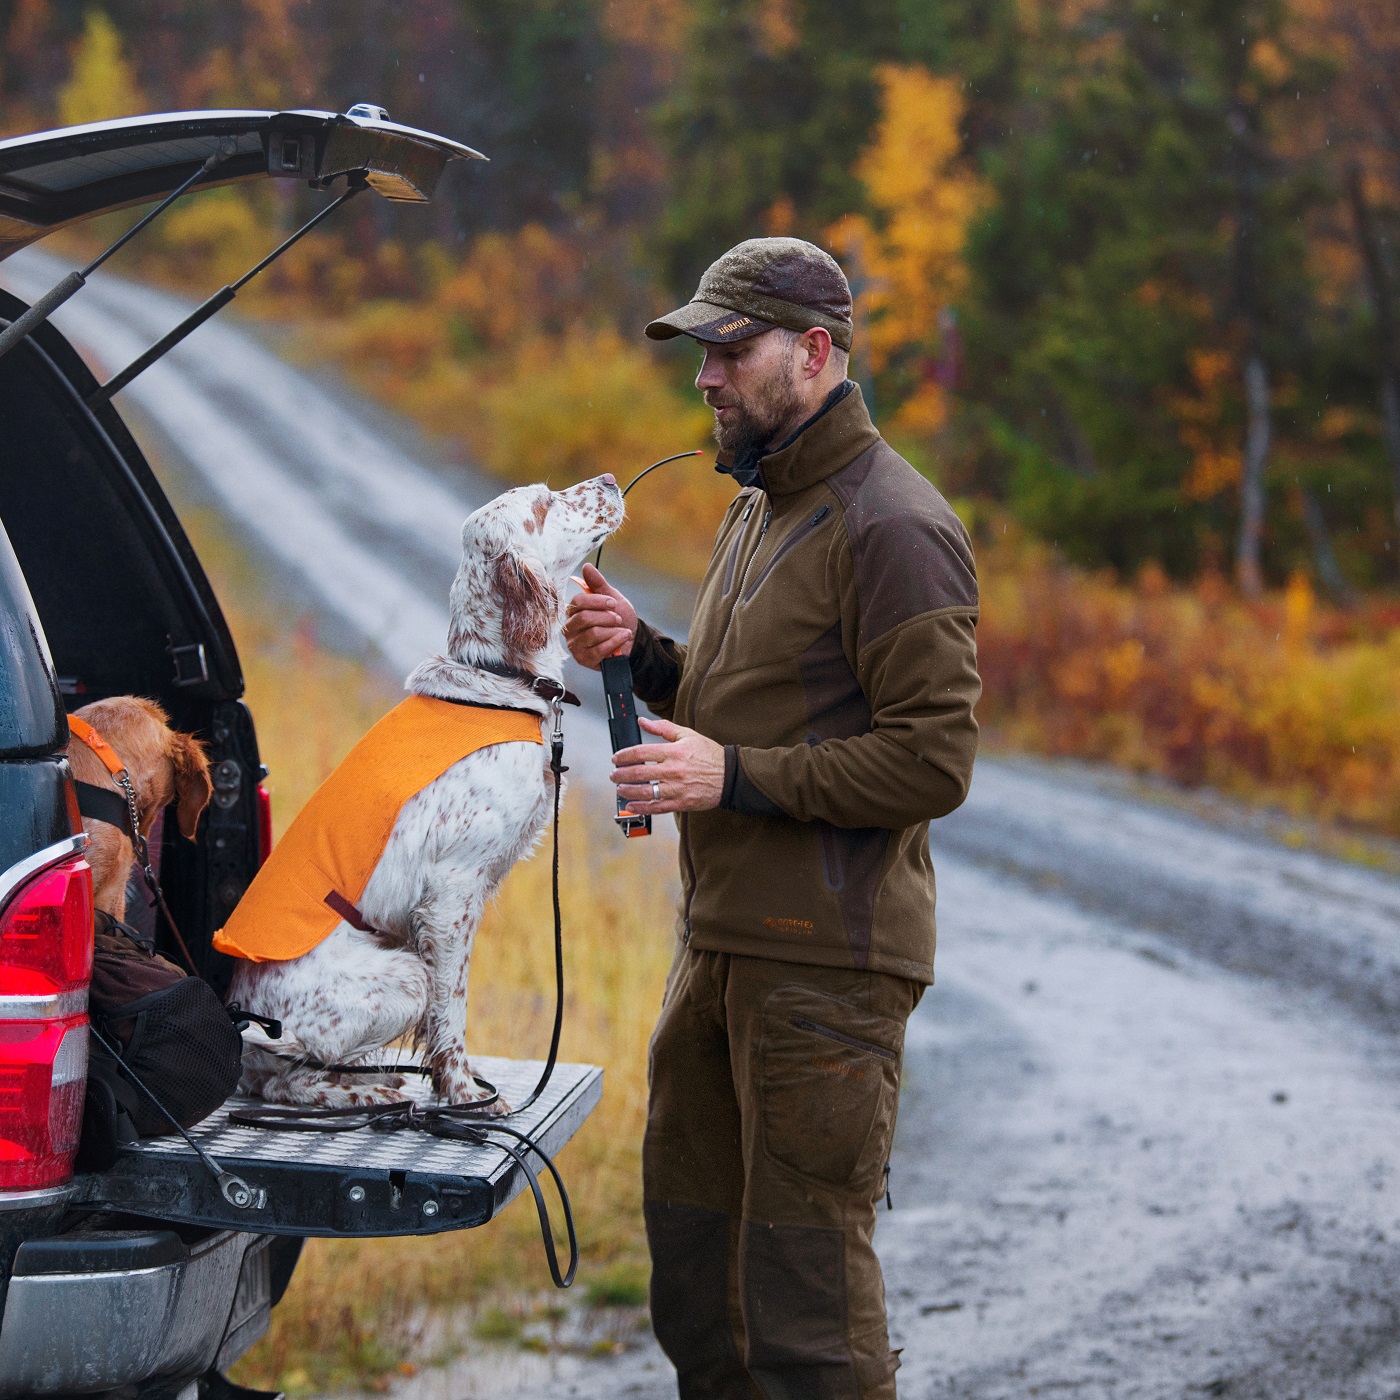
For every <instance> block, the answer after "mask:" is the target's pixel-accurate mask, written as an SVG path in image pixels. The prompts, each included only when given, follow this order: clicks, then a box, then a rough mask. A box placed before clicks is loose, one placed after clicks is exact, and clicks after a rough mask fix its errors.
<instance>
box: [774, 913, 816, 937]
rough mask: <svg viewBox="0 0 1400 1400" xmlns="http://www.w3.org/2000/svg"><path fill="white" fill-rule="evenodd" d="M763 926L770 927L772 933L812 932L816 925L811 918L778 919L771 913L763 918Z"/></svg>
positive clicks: (814, 930)
mask: <svg viewBox="0 0 1400 1400" xmlns="http://www.w3.org/2000/svg"><path fill="white" fill-rule="evenodd" d="M763 927H764V928H766V929H771V930H772V931H773V932H774V933H805V934H812V933H815V932H816V931H817V926H816V924H814V923H813V922H812V921H811V919H780V918H778V917H777V916H776V915H773V914H770V915H769V916H768V917H767V918H766V919H764V921H763Z"/></svg>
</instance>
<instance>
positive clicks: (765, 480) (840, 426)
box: [720, 380, 880, 496]
mask: <svg viewBox="0 0 1400 1400" xmlns="http://www.w3.org/2000/svg"><path fill="white" fill-rule="evenodd" d="M846 385H849V388H847V387H846ZM846 385H843V386H842V388H843V389H845V390H846V392H845V393H844V394H843V395H842V396H841V397H840V398H839V399H836V401H835V402H834V403H829V404H825V405H823V406H822V408H821V409H819V410H818V412H817V413H815V414H814V415H813V416H812V417H811V418H809V419H808V420H807V422H806V423H804V424H803V425H802V426H801V427H800V428H799V429H798V430H797V432H796V433H794V434H793V436H792V437H790V438H788V440H787V441H786V442H784V443H783V444H782V445H781V446H780V447H779V448H777V450H776V451H773V452H769V453H767V454H766V455H765V456H763V457H761V458H760V459H759V462H758V476H759V480H758V485H759V486H761V487H762V488H763V489H764V490H765V491H766V492H767V493H768V494H769V495H770V496H791V495H795V494H796V493H797V492H799V491H805V490H806V489H807V488H808V487H809V486H815V485H816V483H817V482H819V481H824V480H826V478H827V477H829V476H831V475H832V474H833V473H835V472H839V471H840V470H841V468H842V467H845V466H849V465H850V463H852V462H854V461H855V459H856V458H857V457H859V456H860V454H861V453H862V452H864V451H866V450H867V449H868V448H870V447H873V446H874V444H875V443H877V442H878V441H879V440H880V434H879V433H878V432H877V431H876V430H875V425H874V423H872V422H871V421H870V413H869V411H868V410H867V409H866V407H865V400H864V399H863V398H862V397H861V392H860V386H859V385H858V384H854V383H852V382H851V381H850V380H847V381H846ZM833 398H835V395H834V394H833ZM720 470H725V468H724V467H721V468H720Z"/></svg>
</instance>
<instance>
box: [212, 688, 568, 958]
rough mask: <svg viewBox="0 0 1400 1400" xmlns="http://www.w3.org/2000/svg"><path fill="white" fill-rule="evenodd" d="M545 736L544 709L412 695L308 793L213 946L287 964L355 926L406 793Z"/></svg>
mask: <svg viewBox="0 0 1400 1400" xmlns="http://www.w3.org/2000/svg"><path fill="white" fill-rule="evenodd" d="M543 742H544V741H543V739H542V737H541V735H540V717H539V716H538V715H531V714H524V713H522V712H521V711H519V710H490V709H484V708H481V707H479V706H474V705H454V704H452V703H451V702H450V701H448V700H433V699H429V698H428V697H427V696H425V695H410V696H409V697H408V699H407V700H405V701H403V703H402V704H399V705H396V706H395V707H394V708H393V709H392V710H390V711H389V713H388V714H387V715H385V716H384V718H383V719H381V720H380V721H379V723H378V724H376V725H375V726H374V728H373V729H371V730H370V731H369V733H368V734H366V735H365V736H364V738H363V739H361V740H360V742H359V743H358V744H356V745H355V747H354V748H353V749H351V750H350V752H349V754H347V755H346V758H345V761H344V762H343V763H341V764H340V765H339V767H337V768H336V770H335V771H334V772H333V773H332V774H331V775H330V777H329V778H327V779H326V781H325V782H324V783H322V784H321V786H320V787H318V788H317V789H316V791H315V792H314V793H313V794H312V795H311V800H310V801H309V802H308V803H307V804H306V806H305V807H303V808H302V809H301V811H300V812H299V813H298V814H297V817H296V820H295V821H293V822H292V824H291V826H290V827H289V828H288V830H287V833H286V835H285V836H283V837H282V839H281V840H280V841H279V842H278V843H277V845H276V846H275V847H274V848H273V851H272V854H271V855H270V856H269V857H268V860H267V864H266V865H264V866H263V868H262V869H261V870H260V871H259V872H258V874H257V876H256V877H255V878H254V880H253V883H252V884H251V885H249V886H248V890H247V893H246V894H245V895H244V896H243V898H242V899H241V900H239V902H238V907H237V908H236V909H235V910H234V911H233V913H232V915H230V917H229V921H228V923H226V924H225V925H224V927H223V928H221V929H220V930H219V931H218V932H217V933H216V934H215V935H214V947H215V948H217V949H218V950H219V952H221V953H228V954H230V955H231V956H232V957H235V958H247V959H249V960H250V961H252V962H286V961H287V960H288V959H290V958H299V957H300V956H301V955H302V954H303V953H306V952H309V951H310V950H311V949H312V948H314V947H315V946H316V945H317V944H318V943H320V942H321V941H322V940H323V939H325V938H326V937H328V936H329V934H330V932H331V930H332V929H334V928H335V926H336V925H337V924H338V923H339V922H340V921H341V920H342V919H346V920H347V921H348V922H350V923H357V921H358V920H359V918H360V915H359V910H358V909H357V908H356V906H357V905H358V904H359V902H360V897H361V896H362V895H363V894H364V891H365V886H366V885H367V884H369V877H370V876H371V875H372V874H373V873H374V867H375V866H376V865H377V864H378V863H379V857H380V856H381V855H382V854H383V853H384V847H385V846H386V845H387V844H388V841H389V835H390V833H391V832H392V831H393V829H394V823H395V821H397V820H398V815H399V811H400V810H401V808H402V807H403V805H404V803H405V802H407V801H408V799H409V798H410V797H412V796H413V795H414V794H415V793H418V792H421V791H422V790H423V789H424V788H425V787H427V786H428V784H429V783H431V782H432V781H433V780H434V779H435V778H439V777H441V776H442V775H443V774H444V773H445V772H446V771H447V770H448V769H449V768H450V767H451V766H452V765H453V764H454V763H456V762H457V760H458V759H459V758H465V757H466V756H467V755H468V754H470V753H475V752H476V751H477V750H478V749H484V748H489V747H490V746H491V745H492V744H541V743H543Z"/></svg>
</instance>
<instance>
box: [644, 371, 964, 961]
mask: <svg viewBox="0 0 1400 1400" xmlns="http://www.w3.org/2000/svg"><path fill="white" fill-rule="evenodd" d="M759 469H760V473H761V477H762V483H763V485H762V488H761V489H760V488H757V487H755V488H750V489H746V490H743V491H741V492H740V493H739V495H738V496H736V497H735V499H734V501H733V503H732V504H731V505H730V507H729V511H728V513H727V514H726V516H725V519H724V523H723V524H722V525H721V526H720V530H719V534H718V536H717V537H716V540H715V549H714V554H713V555H712V556H711V559H710V565H709V568H708V570H707V571H706V574H705V578H704V581H703V583H702V584H701V586H700V593H699V597H698V599H697V601H696V605H695V615H694V618H693V620H692V624H691V632H690V642H689V645H688V646H680V645H678V644H677V643H675V642H673V641H671V640H670V639H669V638H667V637H663V636H660V635H659V634H657V633H656V632H654V631H653V630H652V629H651V628H650V627H648V626H647V625H646V624H645V623H641V624H639V626H638V629H637V638H636V643H635V645H634V648H633V653H632V666H633V673H634V676H635V680H636V689H637V694H638V695H639V696H640V697H641V698H642V699H643V700H644V701H646V703H647V704H648V705H649V706H650V708H651V709H652V710H653V711H655V712H656V713H657V714H658V715H661V716H663V717H664V718H667V719H671V720H674V721H675V722H676V723H677V724H682V725H685V726H687V727H689V728H692V729H696V730H699V732H700V733H702V734H705V735H707V736H708V737H710V738H711V739H713V740H715V741H716V742H717V743H720V744H723V745H724V746H725V755H726V780H725V790H724V798H723V800H722V805H721V807H720V808H719V809H718V810H715V811H710V812H691V813H684V814H681V816H680V817H679V822H680V829H681V877H682V884H683V905H682V937H684V938H685V939H686V940H688V942H689V943H690V944H691V946H692V947H695V948H702V949H710V950H713V951H716V952H728V953H747V954H750V955H753V956H756V957H765V958H775V959H780V960H784V961H789V962H800V963H815V964H818V965H821V966H828V967H855V968H868V969H870V970H872V971H877V972H890V973H895V974H898V975H900V976H904V977H911V978H914V979H916V980H919V981H924V982H930V981H932V980H933V949H934V912H933V911H934V878H933V863H932V861H931V860H930V858H929V849H928V824H929V821H930V820H931V819H932V818H934V817H941V816H943V815H945V814H946V813H948V812H951V811H952V810H953V809H954V808H955V807H957V806H958V805H959V803H961V802H962V800H963V798H964V797H965V796H966V795H967V789H968V784H969V782H970V781H971V778H972V763H973V758H974V756H975V754H976V751H977V723H976V721H975V720H974V718H973V714H972V710H973V706H974V705H975V704H976V702H977V698H978V696H979V695H980V693H981V683H980V681H979V680H978V676H977V649H976V640H975V635H974V633H975V627H976V620H977V576H976V571H975V567H974V564H973V559H972V547H971V544H970V542H969V540H968V537H967V532H966V531H965V530H964V529H963V527H962V524H961V522H960V521H959V520H958V518H957V516H956V515H954V514H953V512H952V510H951V509H950V508H949V506H948V503H947V502H946V501H945V500H944V499H943V497H942V496H941V495H940V494H939V493H938V491H937V490H936V489H935V488H934V487H933V486H932V485H931V484H930V483H929V482H928V481H926V480H925V479H924V478H923V477H921V476H920V475H919V474H918V473H917V472H916V471H914V469H913V468H912V467H911V466H909V464H908V463H907V462H906V461H905V460H904V459H903V458H902V457H900V456H899V455H898V454H897V453H896V452H895V451H894V450H893V449H892V448H890V447H889V446H888V445H887V444H886V443H885V441H884V439H883V438H881V437H880V435H879V433H878V432H876V430H875V427H874V425H873V424H872V423H871V421H870V415H869V413H868V412H867V411H866V408H865V404H864V403H863V402H862V400H861V395H860V390H859V389H857V388H855V387H854V386H851V389H850V390H849V391H848V392H847V393H846V395H845V397H844V398H842V399H840V400H839V401H838V402H836V403H835V404H834V405H832V406H831V407H829V408H828V409H827V410H826V411H825V412H823V413H822V414H820V415H819V416H818V417H817V418H815V419H814V420H813V421H812V422H810V423H809V424H808V425H807V426H806V427H805V428H804V429H803V430H802V431H801V432H800V433H799V434H798V436H797V437H796V438H795V439H794V440H792V441H790V442H789V443H788V444H787V445H785V446H784V447H783V448H781V449H780V450H779V451H777V452H773V453H771V454H769V455H768V456H766V457H763V458H762V459H761V462H760V468H759Z"/></svg>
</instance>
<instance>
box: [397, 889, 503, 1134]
mask: <svg viewBox="0 0 1400 1400" xmlns="http://www.w3.org/2000/svg"><path fill="white" fill-rule="evenodd" d="M484 903H485V901H484V900H483V899H482V897H481V895H480V894H479V893H476V892H469V890H467V889H465V888H463V887H462V886H460V885H453V886H449V887H448V888H447V889H444V890H441V891H439V892H437V893H435V894H434V895H433V897H432V898H431V899H430V900H429V901H427V902H425V903H424V904H423V905H422V906H420V908H419V909H418V911H417V917H416V920H415V923H416V926H417V937H418V951H419V956H420V957H421V958H422V959H423V963H424V965H425V966H426V967H427V969H428V1011H427V1017H426V1022H425V1025H424V1027H423V1033H422V1038H423V1041H424V1046H425V1050H426V1060H427V1063H428V1067H429V1068H430V1069H431V1071H432V1082H433V1088H434V1090H435V1091H436V1092H437V1095H438V1098H439V1099H440V1100H441V1101H442V1102H443V1103H451V1104H470V1103H480V1102H481V1101H482V1100H484V1099H489V1098H490V1097H491V1091H490V1090H489V1089H487V1088H486V1087H485V1086H484V1085H482V1084H481V1083H480V1082H479V1081H478V1080H477V1079H476V1078H475V1077H474V1076H473V1074H472V1070H471V1065H470V1064H469V1063H468V1060H467V973H468V969H469V967H470V964H471V952H472V940H473V939H474V938H475V936H476V929H477V925H478V924H479V923H480V922H481V914H482V910H483V907H484ZM491 1111H492V1112H495V1113H505V1112H508V1111H509V1110H508V1107H507V1105H506V1104H504V1103H503V1102H500V1101H498V1102H497V1103H495V1104H493V1105H491Z"/></svg>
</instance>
